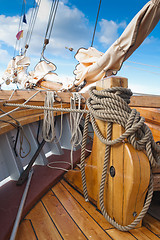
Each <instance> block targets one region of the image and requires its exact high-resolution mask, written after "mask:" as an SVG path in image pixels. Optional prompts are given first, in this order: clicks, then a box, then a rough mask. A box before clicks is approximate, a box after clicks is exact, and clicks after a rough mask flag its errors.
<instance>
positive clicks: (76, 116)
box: [70, 93, 83, 169]
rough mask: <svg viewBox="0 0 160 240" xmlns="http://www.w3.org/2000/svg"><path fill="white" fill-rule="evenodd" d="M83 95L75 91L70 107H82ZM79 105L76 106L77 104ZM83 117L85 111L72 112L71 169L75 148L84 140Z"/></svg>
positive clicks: (74, 108)
mask: <svg viewBox="0 0 160 240" xmlns="http://www.w3.org/2000/svg"><path fill="white" fill-rule="evenodd" d="M81 99H82V96H81V95H80V94H77V93H73V97H72V98H71V100H70V108H71V109H73V110H80V109H81ZM77 103H78V106H77V107H76V104H77ZM82 117H83V113H81V114H80V113H79V112H70V126H71V169H73V150H74V148H75V147H77V146H78V145H80V144H81V142H82V133H81V129H80V127H79V124H80V121H81V119H82Z"/></svg>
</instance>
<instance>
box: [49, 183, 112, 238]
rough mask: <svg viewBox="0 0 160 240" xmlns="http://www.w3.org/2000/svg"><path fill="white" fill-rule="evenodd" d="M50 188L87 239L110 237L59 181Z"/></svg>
mask: <svg viewBox="0 0 160 240" xmlns="http://www.w3.org/2000/svg"><path fill="white" fill-rule="evenodd" d="M52 190H53V192H54V193H55V195H56V196H57V197H58V198H59V199H60V201H61V203H62V204H63V206H64V207H65V208H66V210H67V211H68V212H69V214H70V215H71V217H72V218H73V219H74V221H75V222H76V223H77V224H78V226H79V227H80V229H81V230H82V231H83V233H84V234H85V236H86V237H87V238H88V239H97V240H99V239H110V237H109V236H108V235H107V234H106V233H105V231H104V230H103V229H102V228H101V227H100V226H99V225H97V223H96V222H95V221H94V220H93V219H92V217H91V216H89V215H88V213H87V212H86V211H85V210H84V209H83V208H82V207H81V206H80V205H79V203H78V202H77V201H76V200H75V199H74V198H73V197H72V196H71V194H70V193H69V192H68V191H66V189H65V188H64V186H63V185H62V184H61V183H58V184H57V185H55V186H54V187H53V188H52Z"/></svg>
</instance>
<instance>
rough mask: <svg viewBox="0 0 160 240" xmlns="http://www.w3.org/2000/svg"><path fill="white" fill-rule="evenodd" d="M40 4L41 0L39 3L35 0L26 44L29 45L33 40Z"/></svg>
mask: <svg viewBox="0 0 160 240" xmlns="http://www.w3.org/2000/svg"><path fill="white" fill-rule="evenodd" d="M40 4H41V0H39V1H38V2H37V3H36V2H35V0H34V4H33V9H32V13H31V18H30V22H29V27H28V31H27V35H26V40H25V46H26V45H29V43H30V41H31V37H32V33H33V29H34V26H35V22H36V19H37V14H38V11H39V6H40Z"/></svg>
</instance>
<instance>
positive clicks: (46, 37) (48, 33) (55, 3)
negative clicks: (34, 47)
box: [40, 0, 59, 62]
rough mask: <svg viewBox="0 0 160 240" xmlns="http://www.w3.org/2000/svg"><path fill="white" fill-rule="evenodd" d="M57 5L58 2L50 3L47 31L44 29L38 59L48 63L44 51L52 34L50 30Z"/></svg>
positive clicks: (56, 0) (55, 0) (57, 0)
mask: <svg viewBox="0 0 160 240" xmlns="http://www.w3.org/2000/svg"><path fill="white" fill-rule="evenodd" d="M58 4H59V0H53V1H52V5H51V10H50V15H49V19H48V24H47V29H46V33H45V39H44V43H43V48H42V53H41V58H40V59H42V57H43V58H44V59H45V60H46V61H48V62H50V61H49V60H47V59H46V58H45V57H44V51H45V49H46V45H47V44H48V43H49V39H50V36H51V32H52V29H53V24H54V21H55V17H56V13H57V9H58Z"/></svg>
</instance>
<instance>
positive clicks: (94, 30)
mask: <svg viewBox="0 0 160 240" xmlns="http://www.w3.org/2000/svg"><path fill="white" fill-rule="evenodd" d="M101 2H102V0H100V1H99V7H98V12H97V18H96V22H95V26H94V32H93V36H92V43H91V47H93V42H94V37H95V33H96V28H97V22H98V17H99V12H100V8H101Z"/></svg>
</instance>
